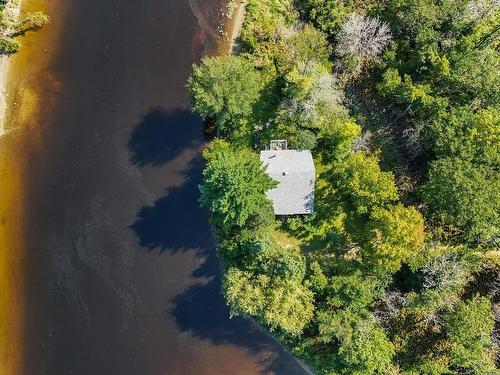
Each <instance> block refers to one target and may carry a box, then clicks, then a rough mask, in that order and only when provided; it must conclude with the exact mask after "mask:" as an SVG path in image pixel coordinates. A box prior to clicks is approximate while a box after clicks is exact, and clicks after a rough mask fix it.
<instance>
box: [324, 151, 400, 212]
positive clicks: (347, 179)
mask: <svg viewBox="0 0 500 375" xmlns="http://www.w3.org/2000/svg"><path fill="white" fill-rule="evenodd" d="M330 181H331V183H332V185H333V186H334V187H335V188H336V189H337V190H338V192H339V194H340V195H342V196H344V197H345V198H346V199H347V200H348V202H349V203H350V204H351V206H352V207H353V208H354V210H355V211H356V212H357V213H359V214H366V213H368V212H369V210H370V209H371V208H372V207H383V206H385V205H387V204H388V203H390V202H391V201H395V200H397V199H398V194H397V191H396V185H395V183H394V176H393V175H392V173H390V172H382V171H381V170H380V167H379V165H378V159H377V158H376V157H374V156H369V155H366V154H365V153H363V152H353V153H351V154H350V155H349V156H348V157H347V158H346V159H345V160H343V161H341V162H340V163H337V164H336V165H335V167H334V170H333V171H332V174H331V178H330Z"/></svg>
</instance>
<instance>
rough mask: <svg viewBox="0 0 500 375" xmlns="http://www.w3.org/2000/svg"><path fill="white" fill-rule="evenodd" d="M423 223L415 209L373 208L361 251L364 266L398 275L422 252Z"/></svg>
mask: <svg viewBox="0 0 500 375" xmlns="http://www.w3.org/2000/svg"><path fill="white" fill-rule="evenodd" d="M424 239H425V235H424V219H423V217H422V215H421V214H420V212H418V211H417V210H416V209H415V208H414V207H404V206H403V205H402V204H397V205H395V206H392V207H390V208H387V209H384V208H374V209H373V211H372V212H371V214H370V219H369V221H368V223H367V225H366V228H365V233H364V243H363V246H362V247H361V254H362V257H363V262H365V263H366V264H368V265H370V266H371V267H375V268H381V269H383V270H385V271H388V272H395V271H398V270H399V268H400V267H401V263H402V262H405V261H406V262H408V261H410V260H411V258H412V257H415V256H417V255H418V253H419V252H421V251H422V250H423V249H424Z"/></svg>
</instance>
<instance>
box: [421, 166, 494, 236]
mask: <svg viewBox="0 0 500 375" xmlns="http://www.w3.org/2000/svg"><path fill="white" fill-rule="evenodd" d="M422 194H423V198H424V201H425V202H426V203H427V205H428V206H429V210H430V212H431V214H432V215H433V216H434V217H436V218H437V219H438V220H441V221H443V222H444V223H445V224H447V225H448V226H451V227H454V228H456V229H459V230H460V231H461V233H462V236H463V238H464V239H465V240H466V241H469V242H471V243H477V242H488V241H490V240H492V239H494V238H495V237H496V236H498V235H499V234H500V176H499V174H498V172H497V171H494V170H492V169H489V168H487V167H484V166H480V165H474V164H472V163H470V162H468V161H465V160H460V159H456V158H443V159H439V160H436V161H434V162H432V163H431V166H430V170H429V180H428V182H427V183H426V185H425V186H424V187H423V190H422Z"/></svg>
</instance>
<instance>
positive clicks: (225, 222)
mask: <svg viewBox="0 0 500 375" xmlns="http://www.w3.org/2000/svg"><path fill="white" fill-rule="evenodd" d="M204 156H205V159H206V160H207V165H206V167H205V170H204V171H203V183H202V184H201V185H200V187H199V188H200V192H201V197H200V203H201V204H202V205H203V206H205V207H208V208H209V209H210V211H211V212H212V214H213V222H214V224H215V226H216V227H217V228H219V229H221V230H222V231H223V232H224V233H225V232H227V231H229V230H230V229H231V228H234V227H239V228H241V227H243V226H245V225H246V224H248V223H249V222H251V221H252V220H254V219H255V218H256V217H259V216H260V215H261V214H262V213H263V212H265V213H266V214H269V213H270V212H272V211H269V209H268V206H269V205H271V202H270V201H269V200H268V199H267V198H266V196H265V192H266V191H267V190H268V189H271V188H273V187H275V186H276V182H275V181H274V180H272V179H271V178H270V177H269V176H268V175H267V174H266V172H265V170H264V167H263V166H262V163H261V162H260V160H259V158H258V156H257V154H255V153H253V152H252V151H250V150H247V149H237V150H234V149H232V148H231V146H230V145H229V144H228V143H227V142H225V141H222V140H215V141H214V142H212V144H211V145H210V146H209V147H208V148H207V150H206V151H205V152H204Z"/></svg>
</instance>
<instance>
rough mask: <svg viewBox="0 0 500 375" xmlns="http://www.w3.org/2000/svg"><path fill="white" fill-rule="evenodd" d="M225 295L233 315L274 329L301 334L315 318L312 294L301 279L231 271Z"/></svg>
mask: <svg viewBox="0 0 500 375" xmlns="http://www.w3.org/2000/svg"><path fill="white" fill-rule="evenodd" d="M223 292H224V296H225V298H226V301H227V303H228V304H229V306H230V307H231V314H232V315H243V316H252V317H255V318H257V319H258V320H259V321H260V322H262V323H264V324H266V325H267V326H268V327H269V328H270V329H272V330H274V329H282V330H283V331H285V332H287V333H288V334H290V335H294V336H296V335H300V333H301V332H302V330H303V329H304V327H305V325H306V324H307V323H309V321H310V320H311V319H312V317H313V311H314V305H313V294H312V292H311V291H310V290H309V289H308V288H307V287H305V286H304V285H302V283H301V282H300V281H299V280H295V279H282V278H273V277H270V276H268V275H265V274H258V273H257V274H254V273H252V272H250V271H242V270H240V269H238V268H230V269H229V270H228V271H227V273H226V275H225V278H224V281H223Z"/></svg>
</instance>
